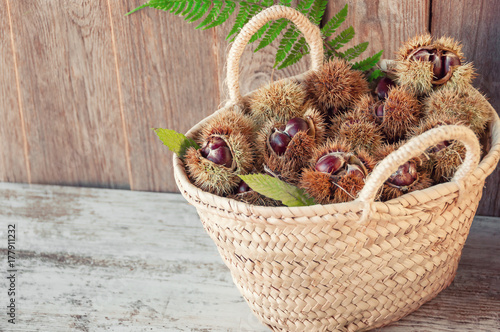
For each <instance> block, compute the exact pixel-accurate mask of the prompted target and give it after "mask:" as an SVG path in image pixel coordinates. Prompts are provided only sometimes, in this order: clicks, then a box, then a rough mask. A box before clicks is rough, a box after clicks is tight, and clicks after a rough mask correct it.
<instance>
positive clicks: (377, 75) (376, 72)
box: [368, 69, 385, 82]
mask: <svg viewBox="0 0 500 332" xmlns="http://www.w3.org/2000/svg"><path fill="white" fill-rule="evenodd" d="M384 76H385V73H384V72H383V71H382V70H380V69H375V70H374V71H373V72H372V73H371V74H370V75H369V76H368V82H372V81H374V80H376V79H377V78H380V77H384Z"/></svg>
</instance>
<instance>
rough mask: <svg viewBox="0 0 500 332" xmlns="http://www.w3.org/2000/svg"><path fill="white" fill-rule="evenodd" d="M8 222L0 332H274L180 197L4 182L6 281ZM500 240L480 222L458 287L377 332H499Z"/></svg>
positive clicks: (1, 210) (1, 241)
mask: <svg viewBox="0 0 500 332" xmlns="http://www.w3.org/2000/svg"><path fill="white" fill-rule="evenodd" d="M12 223H15V224H16V231H17V232H16V235H17V239H16V252H17V254H18V257H17V260H16V263H17V264H18V268H19V273H18V279H17V281H16V282H17V284H16V288H17V291H18V292H16V303H17V307H16V309H17V312H16V314H17V315H16V321H17V324H16V325H12V324H8V323H7V317H6V315H5V314H3V315H0V331H54V332H57V331H249V332H250V331H251V332H261V331H262V332H263V331H267V330H268V329H267V328H266V327H265V326H263V325H261V324H260V323H259V322H258V320H257V318H255V317H254V316H253V314H252V313H251V312H250V309H249V308H248V306H247V305H246V303H245V302H244V300H243V299H242V297H241V296H240V295H239V292H238V290H237V289H236V286H234V285H233V282H232V279H231V276H230V273H229V270H228V269H227V268H226V267H225V265H224V264H223V262H222V259H221V258H220V257H219V254H218V252H217V249H216V247H215V245H214V244H213V243H212V241H211V240H210V238H209V237H208V235H207V234H206V233H205V231H204V230H203V227H202V225H201V223H200V221H199V218H198V215H197V213H196V210H195V209H194V208H193V207H191V206H189V205H188V204H187V203H186V202H185V201H184V199H183V198H182V197H181V196H180V195H178V194H160V193H147V192H130V191H121V190H108V189H89V188H74V187H56V186H40V185H32V186H29V185H21V184H9V183H0V253H1V255H0V257H1V258H0V260H1V262H0V267H2V275H3V274H4V273H6V270H7V268H6V264H7V263H6V256H7V255H6V246H7V236H6V234H7V225H8V224H12ZM499 235H500V220H499V219H498V218H487V217H476V219H475V220H474V223H473V226H472V230H471V234H470V236H469V239H468V240H467V243H466V245H465V249H464V252H463V257H462V261H461V263H460V267H459V270H458V274H457V277H456V279H455V281H454V283H453V284H452V285H451V286H450V287H449V288H448V289H446V290H445V291H443V292H442V293H441V294H440V295H439V296H438V297H437V298H436V299H434V300H433V301H431V302H429V303H428V304H426V305H424V306H423V307H422V308H421V309H420V310H418V311H417V312H415V313H414V314H412V315H410V316H408V317H406V318H405V319H403V320H401V321H400V322H397V323H395V324H393V325H391V326H389V327H386V328H383V329H379V330H378V331H384V332H397V331H499V330H500V241H498V238H499ZM0 280H1V281H0V294H1V295H0V301H1V302H0V306H1V307H4V306H5V305H6V304H7V300H8V299H7V294H6V291H5V290H6V286H7V281H6V278H1V279H0ZM2 311H3V310H2Z"/></svg>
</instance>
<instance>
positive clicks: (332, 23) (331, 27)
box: [321, 5, 354, 37]
mask: <svg viewBox="0 0 500 332" xmlns="http://www.w3.org/2000/svg"><path fill="white" fill-rule="evenodd" d="M346 18H347V5H345V6H344V8H342V9H341V10H340V11H339V12H338V13H337V15H335V16H334V17H332V18H331V19H329V20H328V22H327V23H326V24H325V26H324V27H323V28H322V29H321V32H322V33H323V35H324V36H325V37H330V36H331V35H332V34H333V33H334V32H335V31H336V30H337V29H338V28H339V26H340V25H341V24H342V23H343V22H344V21H345V19H346ZM353 33H354V31H353Z"/></svg>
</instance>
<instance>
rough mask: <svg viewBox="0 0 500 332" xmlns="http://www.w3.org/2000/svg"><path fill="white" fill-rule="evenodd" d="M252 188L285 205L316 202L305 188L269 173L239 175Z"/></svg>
mask: <svg viewBox="0 0 500 332" xmlns="http://www.w3.org/2000/svg"><path fill="white" fill-rule="evenodd" d="M238 176H239V177H240V178H241V179H242V180H243V181H245V182H246V184H248V186H249V187H250V188H252V190H255V191H256V192H258V193H259V194H261V195H264V196H267V197H270V198H272V199H274V200H277V201H281V202H282V203H283V204H284V205H286V206H289V207H292V206H309V205H314V204H316V202H315V201H314V199H312V198H311V197H309V196H308V195H307V194H306V193H305V192H304V190H302V189H300V188H297V187H295V186H293V185H291V184H288V183H286V182H284V181H281V180H279V179H277V178H274V177H272V176H269V175H267V174H249V175H238Z"/></svg>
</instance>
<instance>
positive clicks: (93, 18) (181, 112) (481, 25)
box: [0, 0, 500, 216]
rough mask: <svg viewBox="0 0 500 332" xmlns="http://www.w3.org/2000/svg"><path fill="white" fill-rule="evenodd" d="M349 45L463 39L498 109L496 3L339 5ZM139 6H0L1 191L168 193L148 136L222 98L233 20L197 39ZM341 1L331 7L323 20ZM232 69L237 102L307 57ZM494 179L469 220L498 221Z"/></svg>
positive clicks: (412, 0) (7, 2) (167, 168)
mask: <svg viewBox="0 0 500 332" xmlns="http://www.w3.org/2000/svg"><path fill="white" fill-rule="evenodd" d="M347 2H348V3H349V6H350V11H349V17H348V20H347V22H346V23H344V25H343V27H347V26H348V25H353V26H354V27H355V30H356V32H357V35H356V37H355V39H354V40H353V42H352V43H357V42H361V41H369V42H370V47H369V49H368V52H367V55H369V54H373V53H375V52H376V51H378V50H380V49H384V50H385V54H384V56H385V57H387V58H392V57H393V53H394V51H396V50H397V49H398V47H399V45H400V44H401V43H402V42H403V41H404V40H406V39H408V38H410V37H412V36H413V35H415V34H417V33H422V32H426V31H431V32H432V33H433V34H436V35H441V34H447V35H451V36H452V37H456V38H458V39H460V40H462V42H463V44H464V49H465V53H466V55H467V57H468V59H469V60H471V61H473V62H474V63H475V65H476V67H477V68H478V72H479V75H480V76H479V78H478V79H477V80H476V84H477V85H478V86H479V87H480V88H481V89H482V90H483V91H484V92H485V93H486V94H487V95H488V96H489V97H490V100H491V102H492V104H493V106H494V107H495V108H496V109H497V110H500V84H499V81H500V79H499V78H498V77H499V76H500V75H499V74H500V64H499V60H498V58H497V57H496V56H495V55H496V54H498V53H499V51H500V26H499V24H498V22H497V20H496V18H497V17H499V14H500V3H498V2H494V1H493V0H482V1H473V0H466V1H465V0H464V1H452V0H404V1H391V0H380V1H370V0H349V1H347ZM142 3H144V0H127V1H111V0H99V1H90V0H87V1H81V0H68V1H64V2H63V3H61V4H55V3H53V4H51V3H50V2H43V4H42V3H40V2H36V1H29V0H16V1H13V0H0V13H2V14H1V19H0V31H1V33H0V181H8V182H26V183H41V184H44V183H45V184H61V185H76V186H93V187H108V188H124V189H132V190H147V191H167V192H168V191H170V192H171V191H176V190H177V189H176V186H175V183H174V179H173V174H172V167H171V153H170V152H168V151H167V150H166V149H165V148H164V147H163V146H162V145H161V143H160V142H159V141H158V140H157V139H156V137H155V135H154V133H153V132H152V131H151V130H150V128H152V127H168V128H175V129H176V130H179V131H183V132H185V131H187V130H188V129H189V128H190V127H191V126H192V125H193V124H195V123H196V122H198V121H199V120H201V119H202V118H204V117H206V116H207V115H209V114H210V113H212V112H213V111H214V110H216V109H217V108H219V106H220V105H222V104H223V103H224V101H225V100H226V99H227V90H226V89H225V84H224V80H225V67H226V54H227V51H228V46H229V44H228V42H227V41H226V40H225V36H226V34H227V32H228V31H229V29H230V27H231V25H232V22H227V23H226V24H224V25H222V26H220V27H217V28H214V29H211V30H207V31H199V30H195V29H194V25H189V24H187V23H185V22H184V21H183V20H182V19H180V18H178V17H174V16H172V15H170V14H167V13H163V12H160V11H157V10H153V9H144V10H141V11H139V12H138V13H136V14H134V15H131V16H128V17H125V16H124V14H125V13H126V12H128V11H129V10H131V9H133V8H135V7H136V6H138V5H140V4H142ZM345 3H346V1H333V0H331V1H330V3H329V5H328V10H327V14H326V17H325V19H328V18H329V17H331V15H333V14H335V13H336V12H337V11H338V10H340V8H342V7H343V6H344V5H345ZM255 46H256V45H249V46H248V47H247V49H246V51H245V53H244V55H243V57H242V59H241V63H242V64H244V65H242V66H241V78H242V79H241V85H242V92H243V93H245V92H248V91H251V90H252V89H255V88H257V87H259V86H261V85H262V84H265V83H267V82H269V81H270V80H271V78H273V79H279V78H281V77H286V76H291V75H295V74H298V73H301V72H303V71H305V70H306V69H307V68H308V66H309V61H308V59H306V60H305V61H302V62H301V63H299V64H297V65H295V66H293V67H292V68H288V69H285V70H283V71H276V72H273V70H272V64H273V61H274V54H275V52H276V46H277V45H272V46H270V47H268V48H266V49H264V50H263V51H260V52H258V53H253V52H252V50H253V49H254V48H255ZM499 182H500V173H499V172H498V171H497V172H496V173H494V174H493V175H492V176H491V177H490V178H489V180H488V182H487V187H486V189H485V194H484V198H483V200H482V202H481V206H480V208H479V211H478V213H479V214H482V215H494V216H500V204H498V201H499V199H500V191H499V189H498V188H497V187H498V183H499Z"/></svg>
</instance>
